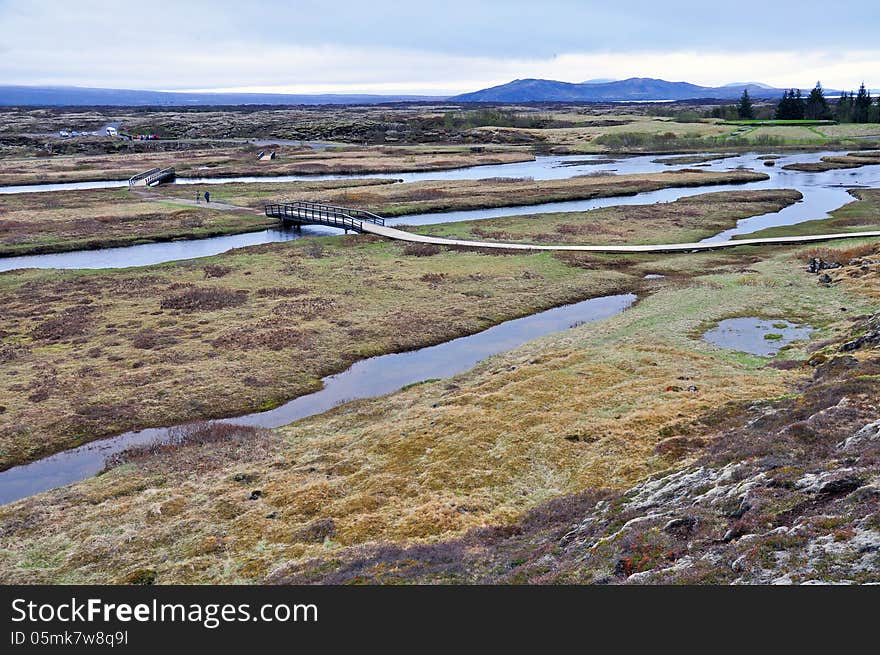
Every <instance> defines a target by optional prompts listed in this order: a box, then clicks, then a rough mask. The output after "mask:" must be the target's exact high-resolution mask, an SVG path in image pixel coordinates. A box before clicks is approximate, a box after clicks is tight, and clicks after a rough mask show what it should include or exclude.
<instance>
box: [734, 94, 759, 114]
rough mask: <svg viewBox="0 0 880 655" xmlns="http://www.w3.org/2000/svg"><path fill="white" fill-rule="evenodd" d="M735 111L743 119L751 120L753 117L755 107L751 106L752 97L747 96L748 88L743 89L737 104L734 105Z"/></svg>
mask: <svg viewBox="0 0 880 655" xmlns="http://www.w3.org/2000/svg"><path fill="white" fill-rule="evenodd" d="M736 113H737V115H738V116H739V117H740V118H743V119H748V120H751V119H753V118H754V117H755V109H754V107H752V99H751V98H750V97H749V90H748V89H743V94H742V97H741V98H740V99H739V105H737V107H736Z"/></svg>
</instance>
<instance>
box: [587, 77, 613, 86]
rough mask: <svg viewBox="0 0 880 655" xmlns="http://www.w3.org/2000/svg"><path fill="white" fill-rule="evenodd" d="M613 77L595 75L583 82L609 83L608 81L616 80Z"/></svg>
mask: <svg viewBox="0 0 880 655" xmlns="http://www.w3.org/2000/svg"><path fill="white" fill-rule="evenodd" d="M616 81H617V80H616V79H615V78H613V77H594V78H593V79H592V80H586V81H584V82H581V84H607V83H608V82H616Z"/></svg>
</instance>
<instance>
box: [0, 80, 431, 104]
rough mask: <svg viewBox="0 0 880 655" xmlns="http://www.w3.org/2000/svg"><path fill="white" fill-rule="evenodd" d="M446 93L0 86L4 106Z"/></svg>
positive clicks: (337, 99) (304, 100)
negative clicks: (221, 90)
mask: <svg viewBox="0 0 880 655" xmlns="http://www.w3.org/2000/svg"><path fill="white" fill-rule="evenodd" d="M443 99H445V96H419V95H378V94H366V93H361V94H334V93H327V94H314V95H312V94H294V93H198V92H190V91H146V90H139V89H107V88H98V87H78V86H25V85H2V86H0V106H46V105H52V106H102V105H103V106H184V107H199V106H212V105H331V104H334V105H335V104H378V103H382V102H431V101H437V100H443Z"/></svg>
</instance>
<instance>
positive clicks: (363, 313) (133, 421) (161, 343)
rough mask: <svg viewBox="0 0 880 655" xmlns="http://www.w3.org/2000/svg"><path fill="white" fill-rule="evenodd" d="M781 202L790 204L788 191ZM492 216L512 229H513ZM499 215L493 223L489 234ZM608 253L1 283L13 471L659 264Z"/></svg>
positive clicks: (372, 250)
mask: <svg viewBox="0 0 880 655" xmlns="http://www.w3.org/2000/svg"><path fill="white" fill-rule="evenodd" d="M735 195H736V194H734V196H735ZM781 198H782V200H781V202H783V203H784V202H789V201H790V199H788V198H787V192H783V193H782V194H781ZM765 200H766V198H765ZM697 202H698V201H697ZM777 202H780V200H779V199H777ZM763 206H764V204H763V201H759V202H758V203H757V204H755V203H752V202H744V203H733V204H731V205H730V206H729V207H726V208H725V210H724V213H723V214H724V216H725V217H726V221H725V220H718V216H716V217H715V218H714V220H713V221H712V222H711V223H709V224H708V225H707V226H706V229H704V231H703V232H701V233H700V232H697V231H695V230H694V229H693V228H692V227H690V226H688V225H685V224H684V223H683V222H682V219H683V214H682V206H681V205H678V204H669V205H659V206H658V207H659V208H661V210H660V211H659V212H657V213H655V214H654V215H653V217H652V220H651V221H648V222H645V223H644V224H643V225H642V235H643V238H645V239H647V240H655V239H660V238H663V239H676V238H678V236H679V235H680V236H682V237H685V236H686V237H688V238H691V237H694V236H697V235H699V236H709V235H710V234H713V233H714V232H715V231H717V230H718V229H719V228H722V229H723V228H724V227H727V226H729V225H732V224H733V223H734V222H735V221H736V220H737V218H742V217H745V216H748V215H751V214H752V213H753V212H754V211H755V210H756V208H759V207H763ZM615 211H616V212H618V213H619V215H618V216H617V217H615ZM642 211H644V208H639V207H629V206H624V207H620V208H618V209H616V210H615V209H606V210H603V213H602V220H601V221H598V222H594V221H593V219H592V218H590V215H589V214H584V213H576V214H570V215H568V216H558V217H556V218H555V219H553V220H561V221H564V222H565V223H566V224H569V225H575V226H577V225H579V224H580V223H581V222H582V221H586V222H588V223H589V224H591V225H593V226H595V225H598V226H599V228H600V229H599V230H596V229H595V228H593V229H592V232H591V235H590V240H591V241H597V242H601V241H602V240H603V239H609V240H613V239H617V238H619V235H616V234H615V233H614V231H613V230H616V229H617V227H616V226H618V225H620V224H621V222H622V221H623V220H625V219H624V217H625V216H630V217H632V216H634V215H636V214H638V213H639V212H642ZM699 211H702V210H699ZM693 213H694V212H690V214H691V215H692V214H693ZM664 217H665V219H664ZM496 220H503V221H504V226H505V229H513V230H516V227H515V225H514V224H512V223H511V221H510V220H509V219H496ZM519 220H520V222H522V223H523V224H524V225H531V224H534V223H535V221H534V220H533V219H530V218H522V219H519ZM493 223H494V220H487V221H483V222H482V223H481V225H483V226H484V228H485V229H487V230H491V229H492V225H493ZM606 224H607V225H608V227H609V231H608V232H602V229H603V228H602V226H603V225H606ZM422 255H429V256H422ZM603 261H606V260H604V259H603V258H601V257H599V258H593V257H574V258H569V257H560V258H557V257H553V256H552V255H551V254H550V253H545V254H540V255H527V254H522V255H511V256H505V255H504V254H501V253H499V254H497V255H488V254H479V253H474V252H464V251H463V252H455V251H453V252H449V251H443V250H440V249H433V248H428V249H424V248H420V247H413V246H410V245H406V244H402V243H391V242H385V241H380V240H376V239H374V238H370V237H353V236H352V237H326V238H320V239H318V238H315V239H308V240H302V241H297V242H290V243H286V244H269V245H265V246H256V247H251V248H245V249H242V250H239V251H233V252H230V253H227V254H224V255H219V256H216V257H212V258H206V259H201V260H193V261H184V262H176V263H169V264H165V265H159V266H152V267H147V268H142V269H133V270H130V271H118V272H116V271H76V272H72V271H71V272H64V271H38V270H30V271H19V272H10V273H6V274H3V275H0V296H2V298H3V305H4V307H5V308H6V312H5V314H6V321H5V322H4V326H3V337H2V347H3V351H2V352H3V356H2V357H0V379H3V380H5V381H6V384H5V386H2V387H0V405H2V406H4V407H5V411H4V412H3V413H0V462H3V464H5V465H9V464H11V463H14V462H21V461H24V460H27V459H31V458H33V457H36V456H39V455H42V454H46V453H48V452H51V451H53V450H57V449H59V448H63V447H69V446H71V445H75V444H78V443H82V442H84V441H88V440H90V439H94V438H97V437H100V436H105V435H108V434H113V433H117V432H121V431H124V430H125V429H130V428H134V427H146V426H151V425H170V424H175V423H180V422H183V421H186V420H191V419H198V418H210V417H216V416H223V415H234V414H239V413H245V412H248V411H254V410H257V409H260V408H268V407H272V406H274V405H277V404H279V403H280V402H282V401H283V400H286V399H289V398H292V397H295V396H297V395H300V394H302V393H305V392H307V391H312V390H314V389H315V388H317V386H318V384H319V382H318V381H319V379H320V378H321V377H322V376H324V375H327V374H329V373H332V372H335V371H338V370H341V369H343V368H345V367H346V366H348V365H349V364H351V363H352V362H353V361H355V360H356V359H359V358H362V357H367V356H370V355H375V354H380V353H384V352H391V351H399V350H406V349H409V348H414V347H418V346H423V345H428V344H431V343H437V342H440V341H444V340H447V339H449V338H452V337H455V336H460V335H462V334H468V333H472V332H475V331H478V330H480V329H484V328H486V327H488V326H489V325H492V324H494V323H497V322H499V321H503V320H506V319H509V318H513V317H516V316H521V315H524V314H528V313H532V312H534V311H537V310H539V309H544V308H547V307H551V306H554V305H558V304H561V303H564V302H568V301H572V300H579V299H583V298H587V297H591V296H595V295H601V294H604V293H609V292H612V291H616V290H619V289H622V288H627V289H630V288H637V287H638V286H640V284H641V278H642V276H643V275H644V272H642V270H641V269H640V266H639V262H641V261H652V260H651V258H646V259H644V260H642V259H639V258H633V259H624V260H622V261H621V262H619V263H616V264H615V265H613V266H612V269H616V270H607V271H603V270H602V269H603V268H604V265H603V264H602V262H603ZM607 261H614V260H613V259H612V260H607ZM597 262H598V264H597ZM645 272H650V271H645ZM84 355H85V356H84ZM282 362H283V364H282ZM182 389H186V393H185V394H183V393H181V391H180V390H182Z"/></svg>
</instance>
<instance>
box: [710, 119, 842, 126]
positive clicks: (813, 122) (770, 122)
mask: <svg viewBox="0 0 880 655" xmlns="http://www.w3.org/2000/svg"><path fill="white" fill-rule="evenodd" d="M723 124H724V125H777V126H780V127H785V126H789V125H794V126H798V125H836V123H835V122H834V121H823V120H804V119H800V120H798V119H770V120H759V119H752V120H747V119H741V120H735V121H724V123H723Z"/></svg>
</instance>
